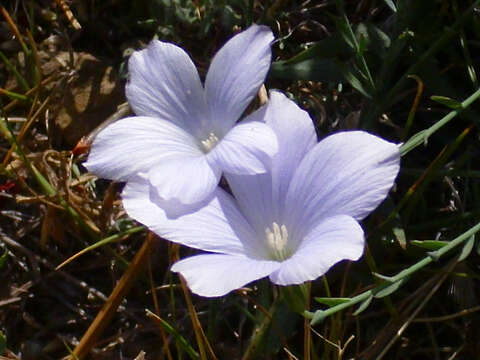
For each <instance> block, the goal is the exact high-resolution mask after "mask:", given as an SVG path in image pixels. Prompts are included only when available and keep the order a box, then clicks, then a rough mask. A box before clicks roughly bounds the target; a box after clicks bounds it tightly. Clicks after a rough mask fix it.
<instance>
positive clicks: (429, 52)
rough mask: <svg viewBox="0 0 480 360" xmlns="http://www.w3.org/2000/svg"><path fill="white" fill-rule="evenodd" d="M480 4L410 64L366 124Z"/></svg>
mask: <svg viewBox="0 0 480 360" xmlns="http://www.w3.org/2000/svg"><path fill="white" fill-rule="evenodd" d="M479 4H480V0H476V1H475V2H474V3H473V4H472V5H471V6H470V7H469V8H468V9H467V10H466V11H465V12H464V13H463V14H462V15H461V16H460V17H459V18H458V20H457V21H456V22H455V23H454V24H453V25H452V27H451V28H450V29H446V30H445V32H444V33H443V35H442V36H440V37H439V38H438V40H437V41H435V42H434V43H433V45H432V46H431V47H430V48H429V49H428V50H427V51H426V52H424V53H423V54H422V56H420V58H419V59H418V61H417V62H416V63H415V64H413V65H412V66H410V67H409V68H408V70H407V71H406V72H405V74H404V75H403V76H402V77H401V78H400V80H399V81H398V82H397V83H396V84H395V85H394V86H393V87H392V88H391V90H390V91H389V92H388V93H387V94H386V96H385V98H384V99H385V100H384V101H383V102H382V103H381V104H380V105H379V106H377V107H376V109H375V110H373V111H372V112H371V113H370V114H369V115H367V116H366V119H365V124H367V127H368V126H369V125H370V124H371V123H372V122H373V121H374V120H375V119H376V118H378V116H379V115H380V114H382V113H383V112H384V111H385V109H386V108H387V107H388V106H390V105H391V104H392V102H393V98H394V97H395V96H396V94H397V93H398V92H399V91H400V90H401V89H402V88H403V87H404V85H405V83H406V82H407V81H408V75H412V74H415V73H416V72H417V71H418V70H419V69H420V67H421V66H423V64H424V63H425V62H426V61H427V60H428V59H429V58H430V57H432V56H433V55H434V54H435V53H437V52H438V51H439V50H441V49H442V48H443V47H444V45H445V43H447V42H448V41H449V40H450V39H451V38H452V37H453V36H454V35H455V34H456V33H457V30H458V28H460V26H462V24H463V23H464V22H465V21H467V20H468V18H469V17H470V16H471V15H472V14H473V13H474V9H475V7H476V6H478V5H479Z"/></svg>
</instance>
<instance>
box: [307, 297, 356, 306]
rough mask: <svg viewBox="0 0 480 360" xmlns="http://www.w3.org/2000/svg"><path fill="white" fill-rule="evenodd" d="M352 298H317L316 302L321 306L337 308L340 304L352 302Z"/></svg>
mask: <svg viewBox="0 0 480 360" xmlns="http://www.w3.org/2000/svg"><path fill="white" fill-rule="evenodd" d="M350 300H351V299H350V298H331V297H316V298H315V301H317V302H319V303H320V304H324V305H327V306H330V307H331V306H335V305H338V304H343V303H346V302H347V301H350Z"/></svg>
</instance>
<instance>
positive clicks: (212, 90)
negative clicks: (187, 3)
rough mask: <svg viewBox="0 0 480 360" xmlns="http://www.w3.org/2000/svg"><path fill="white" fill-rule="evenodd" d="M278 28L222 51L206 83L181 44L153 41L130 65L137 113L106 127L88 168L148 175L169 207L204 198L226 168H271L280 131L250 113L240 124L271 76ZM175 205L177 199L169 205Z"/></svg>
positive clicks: (122, 176)
mask: <svg viewBox="0 0 480 360" xmlns="http://www.w3.org/2000/svg"><path fill="white" fill-rule="evenodd" d="M272 41H273V34H272V32H271V31H270V29H268V28H267V27H265V26H258V25H252V26H251V27H249V28H248V29H247V30H245V31H243V32H241V33H239V34H237V35H236V36H234V37H233V38H232V39H230V40H229V41H228V42H227V43H226V44H225V45H224V46H223V47H222V48H221V49H220V50H219V51H218V53H217V54H216V55H215V57H214V58H213V60H212V63H211V65H210V68H209V70H208V73H207V75H206V79H205V86H203V85H202V82H201V81H200V77H199V75H198V72H197V70H196V68H195V66H194V64H193V62H192V61H191V59H190V58H189V56H188V55H187V54H186V53H185V52H184V51H183V50H182V49H181V48H179V47H178V46H175V45H173V44H170V43H166V42H161V41H152V42H151V43H150V45H149V46H148V47H147V48H146V49H144V50H141V51H137V52H135V53H134V54H133V55H132V56H131V58H130V60H129V63H128V68H129V81H128V84H127V87H126V95H127V98H128V102H129V104H130V106H131V107H132V109H133V110H134V112H135V114H136V115H137V116H133V117H128V118H125V119H122V120H119V121H118V122H115V123H113V124H112V125H110V126H107V127H106V128H105V129H104V130H102V131H101V132H100V133H99V134H98V135H97V137H96V138H95V140H94V142H93V144H92V147H91V150H90V155H89V157H88V160H87V162H86V163H85V166H86V167H87V168H88V170H89V171H91V172H93V173H95V174H97V175H98V176H101V177H104V178H108V179H112V180H118V181H130V180H131V179H132V178H135V177H138V176H141V177H143V178H144V179H146V180H147V181H148V183H149V184H150V186H151V188H152V189H153V190H154V191H155V192H156V193H157V196H158V198H159V199H161V200H162V201H163V202H164V203H165V204H166V205H165V206H170V207H177V208H178V207H179V206H182V205H188V204H194V203H197V202H200V201H202V200H203V199H205V198H206V197H207V196H209V195H210V194H212V192H213V191H214V190H215V188H216V187H217V185H218V182H219V180H220V177H221V174H222V171H226V172H229V173H235V174H257V173H264V172H265V171H266V170H267V167H269V166H270V161H271V157H272V156H273V155H274V154H275V153H276V151H277V140H276V137H275V134H274V133H273V131H272V130H271V129H270V128H269V127H268V126H267V125H266V124H265V123H264V122H263V121H262V119H261V118H259V113H258V112H255V113H253V114H251V115H250V116H249V117H248V118H247V119H245V121H243V122H241V123H239V124H235V123H236V121H237V120H238V119H239V117H240V116H241V115H242V113H243V112H244V110H245V108H246V107H247V106H248V104H249V103H250V102H251V101H252V99H253V98H254V96H255V95H256V93H257V92H258V90H259V88H260V86H261V85H262V83H263V81H264V80H265V76H266V74H267V72H268V69H269V66H270V61H271V48H270V46H271V43H272ZM168 204H170V205H168Z"/></svg>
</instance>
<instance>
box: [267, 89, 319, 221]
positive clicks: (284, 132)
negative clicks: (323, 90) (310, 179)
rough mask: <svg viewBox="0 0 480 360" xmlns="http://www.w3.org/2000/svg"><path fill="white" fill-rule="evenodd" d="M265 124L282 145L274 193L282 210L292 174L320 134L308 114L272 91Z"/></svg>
mask: <svg viewBox="0 0 480 360" xmlns="http://www.w3.org/2000/svg"><path fill="white" fill-rule="evenodd" d="M265 121H266V123H267V124H268V125H269V126H270V127H271V128H272V129H273V131H274V132H275V134H276V135H277V139H278V142H279V144H278V149H279V150H278V153H277V154H276V156H275V157H274V159H273V163H272V193H273V201H274V203H275V204H276V207H277V208H278V209H283V208H284V207H285V196H286V194H287V190H288V187H289V185H290V181H291V179H292V177H293V174H294V173H295V171H296V170H297V168H298V166H299V165H300V162H301V161H302V159H303V157H304V156H305V154H307V153H308V152H309V151H310V150H311V149H312V148H313V147H314V146H315V145H316V144H317V134H316V132H315V127H314V126H313V122H312V119H311V118H310V116H309V115H308V113H307V112H306V111H304V110H302V109H300V108H299V107H298V106H297V104H295V102H293V101H292V100H290V99H288V98H287V97H286V96H285V95H283V94H282V93H281V92H279V91H271V92H270V100H269V102H268V105H267V111H266V114H265ZM287 211H288V209H287ZM282 215H283V214H279V216H282Z"/></svg>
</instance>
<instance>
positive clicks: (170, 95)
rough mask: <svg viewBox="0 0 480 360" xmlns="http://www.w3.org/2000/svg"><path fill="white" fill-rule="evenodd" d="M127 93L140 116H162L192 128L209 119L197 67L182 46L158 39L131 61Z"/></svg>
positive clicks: (178, 124) (131, 58)
mask: <svg viewBox="0 0 480 360" xmlns="http://www.w3.org/2000/svg"><path fill="white" fill-rule="evenodd" d="M128 70H129V81H128V83H127V86H126V95H127V98H128V102H129V104H130V106H131V107H132V108H133V110H134V111H135V113H136V114H137V115H145V116H153V117H159V118H161V119H164V120H168V121H171V122H173V123H174V124H176V125H177V126H180V127H183V128H184V129H186V130H188V131H193V130H194V129H198V128H200V127H201V125H202V122H205V121H208V115H207V112H206V109H207V108H206V103H205V94H204V90H203V86H202V83H201V81H200V77H199V76H198V72H197V69H196V68H195V65H194V64H193V62H192V60H191V59H190V57H189V56H188V55H187V54H186V53H185V51H183V50H182V49H181V48H180V47H178V46H175V45H173V44H170V43H166V42H161V41H158V40H154V41H152V42H151V43H150V44H149V45H148V47H147V48H146V49H144V50H141V51H136V52H134V53H133V55H132V56H131V57H130V59H129V61H128Z"/></svg>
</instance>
